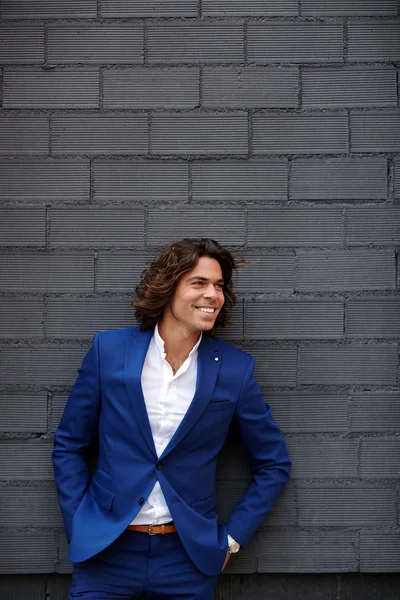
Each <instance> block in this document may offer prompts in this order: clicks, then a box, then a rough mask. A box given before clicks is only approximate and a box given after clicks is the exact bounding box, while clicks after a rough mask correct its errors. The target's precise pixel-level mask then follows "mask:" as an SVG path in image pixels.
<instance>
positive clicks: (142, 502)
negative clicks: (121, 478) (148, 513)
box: [139, 498, 144, 506]
mask: <svg viewBox="0 0 400 600" xmlns="http://www.w3.org/2000/svg"><path fill="white" fill-rule="evenodd" d="M139 504H140V506H142V504H144V498H140V500H139Z"/></svg>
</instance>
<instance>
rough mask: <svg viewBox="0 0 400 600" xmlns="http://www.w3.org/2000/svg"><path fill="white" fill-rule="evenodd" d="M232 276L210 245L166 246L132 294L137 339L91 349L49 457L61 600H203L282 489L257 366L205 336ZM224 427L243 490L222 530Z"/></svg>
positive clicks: (277, 437)
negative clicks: (66, 567) (243, 478)
mask: <svg viewBox="0 0 400 600" xmlns="http://www.w3.org/2000/svg"><path fill="white" fill-rule="evenodd" d="M235 266H236V265H235V261H234V258H233V256H232V255H231V254H230V252H228V251H227V250H226V249H224V248H223V247H222V246H220V245H219V244H218V243H217V242H215V241H213V240H210V239H196V240H182V241H181V242H177V243H175V244H172V245H171V246H170V247H168V248H166V249H164V250H162V251H161V252H160V253H159V255H158V256H157V257H156V259H155V260H154V261H153V263H152V264H151V266H150V268H149V269H147V270H146V271H144V273H143V274H142V279H141V282H140V283H139V285H138V286H137V289H136V292H137V299H136V301H135V302H134V303H133V306H134V307H135V309H136V313H135V314H136V318H137V319H138V321H139V323H140V324H141V325H140V327H131V328H127V329H121V330H115V331H103V332H100V333H97V334H96V335H95V336H94V339H93V344H92V347H91V349H90V350H89V352H88V353H87V355H86V357H85V358H84V360H83V363H82V367H81V369H80V370H79V376H78V378H77V381H76V383H75V385H74V388H73V390H72V392H71V395H70V397H69V399H68V402H67V404H66V407H65V411H64V414H63V417H62V419H61V422H60V425H59V427H58V429H57V431H56V435H55V443H54V452H53V463H54V473H55V480H56V485H57V490H58V496H59V501H60V505H61V510H62V513H63V517H64V523H65V529H66V533H67V537H68V540H70V549H69V555H68V556H69V558H70V560H71V561H72V562H73V563H74V573H73V580H72V587H71V596H70V598H71V599H72V598H81V599H86V598H93V599H94V598H96V599H98V600H100V599H101V600H103V599H106V598H107V599H117V598H118V599H119V600H121V599H124V600H125V599H126V600H127V599H128V598H129V599H130V600H132V599H134V598H142V597H143V598H146V599H151V600H156V599H159V598H160V599H161V598H169V599H171V600H176V599H178V598H179V599H182V600H183V599H185V600H210V599H211V598H213V592H214V589H215V585H216V582H217V578H218V575H219V574H220V573H221V571H222V570H223V568H224V567H225V565H226V563H227V561H228V559H229V557H230V555H231V553H235V552H237V551H238V549H239V548H240V547H241V546H245V545H246V544H247V543H248V542H249V540H250V538H251V536H252V535H253V533H254V532H255V530H256V529H257V527H258V526H259V525H260V523H261V522H262V521H263V520H264V518H265V517H266V515H267V513H268V512H269V511H270V509H271V508H272V506H273V504H274V503H275V501H276V500H277V498H278V496H279V495H280V494H281V492H282V490H283V488H284V486H285V483H286V481H287V480H288V477H289V470H290V461H289V458H288V455H287V451H286V447H285V443H284V441H283V438H282V435H281V433H280V431H279V429H278V427H277V425H276V423H275V422H274V420H273V419H272V417H271V412H270V408H269V407H268V405H266V404H265V402H264V400H263V397H262V394H261V392H260V389H259V387H258V385H257V383H256V381H255V379H254V378H253V369H254V358H253V357H252V356H250V355H248V354H246V353H245V352H242V351H241V350H238V349H236V348H234V347H233V346H231V345H230V344H228V343H226V342H223V341H222V340H220V339H218V338H216V337H214V336H212V335H211V333H210V332H211V330H212V329H213V327H214V326H216V325H217V326H224V325H225V323H226V321H227V317H228V313H229V311H230V309H231V308H232V307H233V305H234V303H235V301H236V295H235V294H234V292H233V289H232V272H233V269H234V268H235ZM232 420H234V421H236V423H237V425H238V428H239V431H240V435H241V439H242V442H243V445H244V449H245V451H246V453H247V456H248V459H249V464H250V466H251V469H252V471H253V479H252V481H251V483H250V485H249V487H248V489H247V491H246V492H245V494H244V495H243V497H242V498H241V500H240V501H239V503H238V504H237V506H236V508H235V509H234V511H233V513H232V515H231V517H230V519H229V522H228V523H227V524H226V525H225V524H222V523H218V518H217V515H216V510H215V507H216V496H215V487H214V475H215V468H216V461H217V455H218V453H219V451H220V449H221V447H222V446H223V444H224V440H225V438H226V435H227V433H228V429H229V425H230V423H231V421H232ZM93 448H95V449H96V454H97V455H98V463H97V468H96V470H95V471H94V473H93V475H91V474H90V470H89V466H88V460H89V456H90V453H91V452H92V449H93Z"/></svg>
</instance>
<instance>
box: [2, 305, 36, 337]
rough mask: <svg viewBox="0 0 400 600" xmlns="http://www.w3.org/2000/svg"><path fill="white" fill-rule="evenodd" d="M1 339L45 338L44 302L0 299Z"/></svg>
mask: <svg viewBox="0 0 400 600" xmlns="http://www.w3.org/2000/svg"><path fill="white" fill-rule="evenodd" d="M0 314H1V315H2V320H1V321H0V337H2V338H26V337H31V336H40V337H42V336H43V300H42V299H41V298H40V299H38V298H29V299H27V300H25V299H24V300H20V299H18V298H14V297H11V298H5V297H2V298H0Z"/></svg>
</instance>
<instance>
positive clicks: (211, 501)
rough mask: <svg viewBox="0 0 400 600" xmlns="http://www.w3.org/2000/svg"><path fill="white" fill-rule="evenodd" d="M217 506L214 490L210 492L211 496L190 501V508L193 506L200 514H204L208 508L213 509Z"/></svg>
mask: <svg viewBox="0 0 400 600" xmlns="http://www.w3.org/2000/svg"><path fill="white" fill-rule="evenodd" d="M216 506H217V496H216V494H215V492H214V493H213V494H211V496H207V498H203V500H197V502H192V508H194V509H195V510H196V511H197V512H198V513H200V514H201V515H205V514H206V513H208V512H209V511H210V510H214V509H215V508H216Z"/></svg>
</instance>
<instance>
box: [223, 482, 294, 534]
mask: <svg viewBox="0 0 400 600" xmlns="http://www.w3.org/2000/svg"><path fill="white" fill-rule="evenodd" d="M248 484H249V481H247V483H246V484H244V482H243V481H241V482H237V481H235V480H233V479H232V480H224V481H221V482H220V484H219V485H217V498H218V505H217V513H218V518H219V521H220V522H221V523H226V522H227V521H228V519H229V517H230V515H231V513H232V512H233V510H234V508H235V506H236V504H237V503H238V502H239V500H240V498H241V497H242V495H243V494H244V493H245V491H246V488H247V486H248ZM296 520H297V519H296V505H295V494H294V490H292V489H288V488H286V490H285V492H284V494H283V495H282V496H281V497H280V498H279V500H278V502H277V504H276V505H275V506H274V508H273V509H272V511H271V512H270V513H269V515H268V517H267V518H266V519H265V520H264V522H263V525H264V526H269V527H276V526H285V525H295V524H296Z"/></svg>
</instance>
